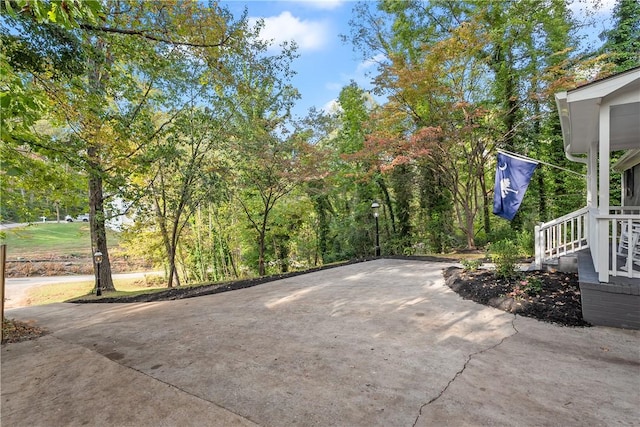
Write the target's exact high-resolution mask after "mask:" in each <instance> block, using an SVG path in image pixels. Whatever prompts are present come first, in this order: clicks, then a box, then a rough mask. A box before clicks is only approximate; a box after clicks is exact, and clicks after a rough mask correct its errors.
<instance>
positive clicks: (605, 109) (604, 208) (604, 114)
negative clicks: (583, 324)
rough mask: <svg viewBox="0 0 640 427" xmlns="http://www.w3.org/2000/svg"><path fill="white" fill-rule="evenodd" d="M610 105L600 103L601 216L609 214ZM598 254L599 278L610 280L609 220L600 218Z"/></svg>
mask: <svg viewBox="0 0 640 427" xmlns="http://www.w3.org/2000/svg"><path fill="white" fill-rule="evenodd" d="M610 117H611V115H610V106H609V104H608V103H604V104H601V105H600V132H599V140H600V141H599V144H598V145H599V155H598V163H599V165H598V166H599V168H598V175H599V181H598V184H599V185H598V196H599V200H598V213H599V216H603V215H609V156H610V154H611V153H610V151H609V146H610V141H609V135H610V129H609V125H610ZM597 230H598V232H597V237H596V238H597V239H598V255H597V261H598V263H597V267H596V270H597V272H598V280H600V282H608V281H609V247H610V246H611V245H610V243H609V222H608V221H603V220H600V221H598V224H597Z"/></svg>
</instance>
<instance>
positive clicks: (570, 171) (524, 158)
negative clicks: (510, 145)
mask: <svg viewBox="0 0 640 427" xmlns="http://www.w3.org/2000/svg"><path fill="white" fill-rule="evenodd" d="M497 151H498V153H503V154H507V155H509V156H512V157H517V158H520V159H523V160H529V161H531V162H536V163H541V164H543V165H547V166H551V167H552V168H556V169H560V170H562V171H565V172H569V173H572V174H574V175H578V176H580V177H583V178H586V177H587V175H585V174H583V173H579V172H576V171H572V170H571V169H567V168H563V167H561V166H556V165H552V164H551V163H547V162H543V161H542V160H536V159H533V158H531V157H528V156H525V155H524V154H518V153H512V152H511V151H507V150H497Z"/></svg>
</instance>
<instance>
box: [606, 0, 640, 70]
mask: <svg viewBox="0 0 640 427" xmlns="http://www.w3.org/2000/svg"><path fill="white" fill-rule="evenodd" d="M613 19H614V25H613V28H611V29H610V30H608V31H605V32H603V33H602V34H601V35H600V38H601V39H603V40H604V41H605V43H604V45H603V46H602V48H601V52H602V53H605V54H607V55H608V60H609V61H611V62H613V63H614V64H615V69H614V71H615V72H621V71H626V70H629V69H631V68H634V67H637V66H639V65H640V2H638V0H618V2H617V3H616V5H615V7H614V9H613Z"/></svg>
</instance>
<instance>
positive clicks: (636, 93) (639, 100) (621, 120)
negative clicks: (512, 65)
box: [556, 68, 640, 154]
mask: <svg viewBox="0 0 640 427" xmlns="http://www.w3.org/2000/svg"><path fill="white" fill-rule="evenodd" d="M556 104H557V106H558V111H559V113H560V119H561V125H562V136H563V139H564V145H565V151H567V152H569V153H570V154H585V153H588V151H589V146H590V145H591V143H592V142H596V143H597V142H599V130H600V126H599V122H600V106H601V105H605V106H606V105H608V106H610V107H611V108H610V110H609V111H610V136H609V138H610V141H609V143H610V150H611V151H617V150H627V149H637V148H640V68H634V69H632V70H629V71H627V72H625V73H621V74H617V75H615V76H612V77H609V78H606V79H603V80H599V81H595V82H593V83H590V84H587V85H584V86H581V87H579V88H576V89H574V90H571V91H569V92H561V93H558V94H556Z"/></svg>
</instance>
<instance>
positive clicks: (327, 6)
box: [299, 0, 344, 10]
mask: <svg viewBox="0 0 640 427" xmlns="http://www.w3.org/2000/svg"><path fill="white" fill-rule="evenodd" d="M299 1H300V2H301V3H305V4H308V5H310V6H313V7H315V8H316V9H324V10H333V9H337V8H339V7H340V6H342V3H344V1H343V0H299Z"/></svg>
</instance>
